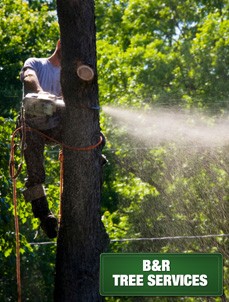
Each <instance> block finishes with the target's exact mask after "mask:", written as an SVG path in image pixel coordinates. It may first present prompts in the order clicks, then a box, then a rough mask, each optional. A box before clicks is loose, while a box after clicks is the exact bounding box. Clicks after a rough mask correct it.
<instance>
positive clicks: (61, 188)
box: [58, 149, 64, 225]
mask: <svg viewBox="0 0 229 302" xmlns="http://www.w3.org/2000/svg"><path fill="white" fill-rule="evenodd" d="M59 161H60V205H59V215H58V218H59V225H60V220H61V216H62V194H63V187H64V154H63V150H62V149H61V150H60V152H59Z"/></svg>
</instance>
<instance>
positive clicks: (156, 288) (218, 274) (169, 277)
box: [100, 253, 223, 296]
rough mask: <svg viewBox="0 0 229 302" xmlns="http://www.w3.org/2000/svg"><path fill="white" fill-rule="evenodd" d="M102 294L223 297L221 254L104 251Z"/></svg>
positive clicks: (101, 261) (102, 255)
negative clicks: (114, 252) (121, 252)
mask: <svg viewBox="0 0 229 302" xmlns="http://www.w3.org/2000/svg"><path fill="white" fill-rule="evenodd" d="M100 294H101V295H102V296H221V295H222V294H223V258H222V255H221V254H152V253H146V254H145V253H144V254H143V253H138V254H136V253H127V254H113V253H106V254H101V259H100Z"/></svg>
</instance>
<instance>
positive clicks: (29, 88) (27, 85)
mask: <svg viewBox="0 0 229 302" xmlns="http://www.w3.org/2000/svg"><path fill="white" fill-rule="evenodd" d="M21 80H22V82H23V83H24V93H25V94H27V93H31V92H34V93H38V92H41V91H43V89H42V88H41V86H40V83H39V80H38V78H37V75H36V72H35V71H34V70H33V69H31V68H26V69H24V70H23V72H22V74H21Z"/></svg>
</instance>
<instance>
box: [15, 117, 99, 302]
mask: <svg viewBox="0 0 229 302" xmlns="http://www.w3.org/2000/svg"><path fill="white" fill-rule="evenodd" d="M27 131H33V132H36V133H38V134H39V135H41V136H42V137H44V138H46V139H48V140H50V141H52V142H54V143H56V144H59V145H60V146H61V147H62V148H61V151H60V153H59V160H60V201H61V199H62V194H63V175H64V155H63V148H66V149H69V150H72V151H90V150H92V149H95V148H97V147H98V146H99V145H100V144H101V143H102V141H103V138H102V136H100V139H99V142H98V143H97V144H95V145H91V146H87V147H74V146H68V145H66V144H64V143H62V142H60V141H58V140H56V139H54V138H52V137H50V136H48V135H46V134H44V133H42V132H41V131H39V130H37V129H34V128H30V127H27V126H26V125H25V122H24V119H22V126H20V127H18V128H17V129H16V130H15V131H14V132H13V134H12V136H11V148H10V163H9V168H10V176H11V179H12V186H13V203H14V220H15V237H16V277H17V294H18V302H21V301H22V300H21V260H20V231H19V219H18V207H17V177H18V176H19V174H20V173H21V170H22V165H23V155H24V149H25V140H26V132H27ZM19 132H20V133H21V162H20V164H19V166H18V168H17V170H16V168H15V149H16V144H15V137H16V135H17V133H19ZM61 212H62V211H61V202H60V208H59V215H58V216H59V223H60V219H61Z"/></svg>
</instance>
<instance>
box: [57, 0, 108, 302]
mask: <svg viewBox="0 0 229 302" xmlns="http://www.w3.org/2000/svg"><path fill="white" fill-rule="evenodd" d="M57 12H58V18H59V25H60V33H61V47H62V62H61V66H62V71H61V85H62V91H63V96H64V100H65V104H66V119H65V123H64V138H63V140H64V143H65V144H66V145H68V146H75V147H85V146H91V145H95V144H96V143H97V142H98V141H99V139H100V127H99V112H98V110H96V109H91V107H93V108H94V107H96V106H98V83H97V71H96V42H95V21H94V19H95V18H94V1H93V0H57ZM82 65H86V66H89V67H90V68H89V69H88V70H89V71H90V70H92V71H93V72H92V73H91V74H90V72H89V75H90V76H91V77H89V79H88V78H87V79H86V80H85V79H84V77H83V76H82V77H81V78H80V77H79V76H78V74H79V75H81V74H80V73H78V74H77V70H78V71H79V70H80V69H79V67H80V66H82ZM88 70H86V75H88V74H87V71H88ZM100 157H101V147H98V148H95V149H92V150H90V151H73V150H69V149H67V148H64V189H63V196H62V217H61V224H60V230H59V236H58V243H57V259H56V283H55V292H54V301H55V302H57V301H61V302H64V301H66V302H72V301H74V302H78V301H82V302H87V301H89V302H90V301H91V302H96V301H102V297H100V295H99V260H100V259H99V256H100V253H101V252H103V251H104V250H105V248H106V245H107V235H106V232H105V229H104V227H103V224H102V222H101V214H100V188H101V183H100V181H101V177H100V175H101V164H100Z"/></svg>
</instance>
